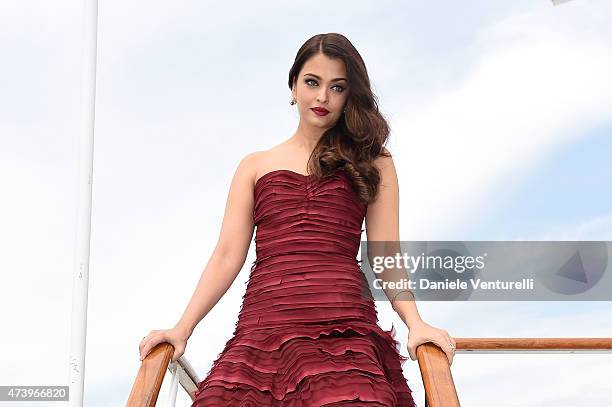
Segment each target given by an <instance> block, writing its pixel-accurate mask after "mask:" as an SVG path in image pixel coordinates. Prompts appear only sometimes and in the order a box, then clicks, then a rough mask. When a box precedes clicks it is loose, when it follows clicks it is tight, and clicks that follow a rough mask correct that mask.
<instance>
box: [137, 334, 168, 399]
mask: <svg viewBox="0 0 612 407" xmlns="http://www.w3.org/2000/svg"><path fill="white" fill-rule="evenodd" d="M173 354H174V346H172V345H171V344H169V343H166V342H164V343H160V344H158V345H157V346H155V347H154V348H153V349H151V351H150V352H149V354H147V356H146V357H145V358H144V360H143V361H142V363H141V364H140V369H139V370H138V374H137V375H136V381H134V385H133V386H132V391H131V392H130V397H129V398H128V401H127V404H126V406H127V407H154V406H155V403H156V402H157V396H159V389H160V388H161V384H162V381H163V380H164V375H165V374H166V369H167V368H168V365H169V364H170V360H172V355H173Z"/></svg>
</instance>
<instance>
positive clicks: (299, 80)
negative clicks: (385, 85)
mask: <svg viewBox="0 0 612 407" xmlns="http://www.w3.org/2000/svg"><path fill="white" fill-rule="evenodd" d="M289 88H290V89H291V93H292V101H291V105H297V109H298V111H299V115H300V122H299V126H298V128H297V130H296V132H295V134H294V135H293V136H292V137H290V138H289V139H287V140H286V141H284V142H283V143H281V144H279V145H277V146H276V147H273V148H272V149H270V150H267V151H257V152H254V153H252V154H249V155H247V156H246V157H244V158H243V159H242V160H241V162H240V164H239V165H238V168H237V170H236V172H235V175H234V178H233V180H232V183H231V186H230V191H229V196H228V200H227V205H226V212H225V215H224V218H223V223H222V227H221V234H220V237H219V241H218V243H217V246H216V247H215V250H214V252H213V254H212V256H211V259H210V260H209V262H208V264H207V265H206V268H205V270H204V272H203V273H202V277H201V278H200V281H199V283H198V286H197V288H196V290H195V293H194V295H193V297H192V298H191V301H190V302H189V304H188V306H187V309H186V310H185V312H184V314H183V316H182V317H181V319H180V320H179V322H178V323H177V324H176V325H175V327H174V328H172V329H168V330H157V331H151V333H149V335H148V336H146V337H145V338H144V339H143V341H142V342H141V344H140V354H141V360H142V358H143V357H144V356H146V355H147V354H148V353H149V351H150V350H151V349H152V348H153V347H155V346H156V345H157V344H158V343H161V342H169V343H171V344H172V345H174V348H175V352H174V355H173V357H172V361H175V360H177V359H178V358H179V357H180V356H181V355H182V354H183V353H184V350H185V346H186V344H187V340H188V338H189V337H190V336H191V333H192V332H193V329H194V328H195V326H196V325H197V324H198V322H199V321H200V320H201V319H202V318H204V316H205V315H206V314H207V313H208V312H209V311H210V310H211V309H212V307H213V306H214V305H215V304H216V303H217V301H219V299H220V298H221V297H222V296H223V294H224V293H225V292H226V290H227V289H228V288H229V286H230V285H231V283H232V281H233V280H234V279H235V277H236V275H237V274H238V272H239V271H240V269H241V268H242V266H243V264H244V261H245V258H246V255H247V251H248V248H249V245H250V241H251V238H252V236H253V231H254V228H255V226H257V234H256V239H255V241H256V252H257V259H256V260H255V262H254V264H253V267H252V268H251V274H250V276H249V282H248V284H247V289H246V294H245V296H244V298H243V305H242V308H241V311H240V313H239V316H238V322H237V325H236V330H235V331H234V334H233V337H232V338H231V339H230V340H229V341H228V342H227V344H226V345H225V348H224V350H223V351H222V352H221V353H220V354H219V357H218V359H217V360H215V362H214V364H213V367H212V368H211V370H210V371H209V372H208V374H207V376H206V378H205V379H204V380H202V382H200V383H199V385H198V391H197V392H196V399H195V400H194V402H193V406H192V407H194V406H195V407H202V406H298V405H299V406H321V405H338V404H353V405H355V404H359V405H364V404H365V405H372V406H415V403H414V400H413V398H412V394H411V390H410V388H409V387H408V384H407V382H406V379H405V378H404V376H403V374H402V367H401V365H402V364H403V363H404V362H405V361H406V360H407V358H405V357H404V356H402V355H400V354H399V351H398V350H397V345H398V342H397V341H396V340H395V339H394V338H395V331H394V329H393V327H392V329H391V331H384V330H382V328H380V326H379V325H378V324H377V321H378V318H377V315H376V310H375V305H374V302H373V299H372V297H371V295H370V296H368V295H365V296H364V295H363V294H362V293H363V291H362V289H363V288H364V286H363V284H364V281H365V280H364V276H363V273H362V271H361V269H360V267H359V264H358V262H357V260H356V255H357V252H358V249H359V244H360V240H361V233H362V231H363V230H362V229H361V226H362V224H363V220H364V219H365V222H366V233H367V237H368V241H398V240H399V231H398V194H399V193H398V182H397V176H396V172H395V167H394V165H393V159H392V158H391V156H390V154H389V152H388V151H387V150H386V149H385V148H384V144H385V143H386V141H387V138H388V133H389V127H388V125H387V123H386V121H385V119H384V118H383V117H382V115H381V114H380V113H379V111H378V107H377V103H376V98H375V96H374V95H373V94H372V91H371V89H370V81H369V78H368V74H367V70H366V67H365V65H364V63H363V60H362V58H361V56H360V55H359V53H358V52H357V50H356V49H355V48H354V47H353V45H352V44H351V43H350V42H349V41H348V39H346V38H345V37H344V36H342V35H340V34H335V33H331V34H319V35H315V36H314V37H312V38H310V39H309V40H308V41H307V42H306V43H304V45H303V46H302V47H301V48H300V50H299V51H298V54H297V56H296V59H295V62H294V64H293V66H292V67H291V70H290V71H289ZM366 291H369V290H366ZM385 293H386V294H387V295H388V296H389V298H390V300H391V304H392V306H393V309H394V310H395V311H396V312H397V313H398V314H399V316H400V317H401V319H402V320H403V321H404V322H405V323H406V324H407V326H408V328H409V336H408V351H409V354H410V358H411V359H412V360H416V347H417V346H418V345H420V344H422V343H425V342H429V341H431V342H434V343H436V344H437V345H438V346H439V347H440V348H441V349H443V350H444V351H445V352H446V353H447V355H448V359H449V363H452V359H453V350H454V340H453V338H451V337H450V336H449V334H448V333H447V332H446V331H444V330H441V329H438V328H435V327H432V326H430V325H428V324H427V323H425V322H424V321H423V320H421V318H420V316H419V314H418V311H417V309H416V305H415V302H414V297H412V293H411V292H409V291H407V290H400V291H391V292H387V291H386V292H385ZM370 294H371V292H370Z"/></svg>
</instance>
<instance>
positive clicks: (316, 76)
mask: <svg viewBox="0 0 612 407" xmlns="http://www.w3.org/2000/svg"><path fill="white" fill-rule="evenodd" d="M306 75H310V76H314V77H315V78H317V79H321V77H320V76H319V75H315V74H313V73H305V74H304V76H306ZM331 81H332V82H338V81H346V78H335V79H332V80H331ZM347 82H348V81H347Z"/></svg>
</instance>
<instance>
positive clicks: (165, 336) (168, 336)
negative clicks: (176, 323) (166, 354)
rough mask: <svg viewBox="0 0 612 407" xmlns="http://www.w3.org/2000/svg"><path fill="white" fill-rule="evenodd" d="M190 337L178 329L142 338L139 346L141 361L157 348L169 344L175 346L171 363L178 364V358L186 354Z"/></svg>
mask: <svg viewBox="0 0 612 407" xmlns="http://www.w3.org/2000/svg"><path fill="white" fill-rule="evenodd" d="M189 336H190V335H189V334H188V333H187V332H185V331H183V330H180V329H178V328H176V327H174V328H172V329H161V330H154V331H151V332H149V334H148V335H147V336H145V337H144V338H142V341H141V342H140V345H139V346H138V349H139V350H140V360H144V358H146V357H147V355H148V354H149V352H150V351H151V349H153V348H154V347H155V346H157V345H158V344H160V343H164V342H167V343H170V344H172V346H174V354H173V355H172V360H171V362H176V361H177V360H178V358H180V357H181V355H183V353H185V347H186V346H187V339H189Z"/></svg>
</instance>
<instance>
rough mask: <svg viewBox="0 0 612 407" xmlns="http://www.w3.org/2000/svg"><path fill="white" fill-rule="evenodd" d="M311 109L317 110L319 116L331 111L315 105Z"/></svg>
mask: <svg viewBox="0 0 612 407" xmlns="http://www.w3.org/2000/svg"><path fill="white" fill-rule="evenodd" d="M310 110H312V111H313V112H315V113H316V114H317V115H319V116H325V115H326V114H328V113H329V110H327V109H325V108H322V107H313V108H311V109H310Z"/></svg>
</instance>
